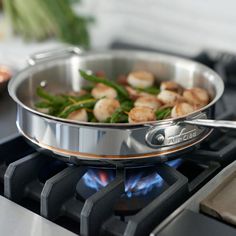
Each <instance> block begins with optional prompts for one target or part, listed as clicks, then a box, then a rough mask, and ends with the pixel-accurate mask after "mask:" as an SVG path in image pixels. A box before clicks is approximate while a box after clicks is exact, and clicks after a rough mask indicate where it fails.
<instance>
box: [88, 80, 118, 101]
mask: <svg viewBox="0 0 236 236" xmlns="http://www.w3.org/2000/svg"><path fill="white" fill-rule="evenodd" d="M91 94H92V96H93V97H94V98H96V99H99V98H102V97H107V98H116V97H117V92H116V90H115V89H113V88H111V87H109V86H106V85H105V84H101V83H98V84H97V85H96V86H95V87H94V88H93V89H92V91H91Z"/></svg>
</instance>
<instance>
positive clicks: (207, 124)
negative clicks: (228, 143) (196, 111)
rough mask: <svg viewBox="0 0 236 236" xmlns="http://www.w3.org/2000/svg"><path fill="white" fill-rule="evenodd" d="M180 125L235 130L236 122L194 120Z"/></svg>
mask: <svg viewBox="0 0 236 236" xmlns="http://www.w3.org/2000/svg"><path fill="white" fill-rule="evenodd" d="M182 123H184V124H189V125H197V126H202V127H210V128H226V129H236V121H229V120H209V119H195V120H185V121H183V122H182Z"/></svg>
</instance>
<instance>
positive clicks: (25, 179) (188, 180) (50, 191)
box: [0, 45, 236, 236]
mask: <svg viewBox="0 0 236 236" xmlns="http://www.w3.org/2000/svg"><path fill="white" fill-rule="evenodd" d="M114 47H117V46H114ZM122 48H124V45H122ZM193 59H194V60H197V61H200V62H202V63H204V64H206V65H208V66H210V67H212V68H213V69H215V70H217V71H218V72H219V73H220V74H221V76H222V77H223V78H224V81H225V84H226V91H225V95H224V96H223V98H222V99H221V101H220V102H218V104H217V106H216V116H217V118H218V119H225V120H235V119H236V114H235V106H236V105H234V104H233V102H232V101H233V99H235V98H236V94H235V95H234V93H235V92H234V91H235V89H236V86H235V85H234V83H235V82H234V73H235V77H236V72H235V71H234V70H233V69H232V68H233V65H234V64H233V63H234V57H233V56H231V55H226V54H214V55H213V54H212V53H206V52H204V53H201V54H199V55H198V56H197V57H195V58H193ZM234 86H235V87H234ZM235 155H236V132H233V131H226V130H214V132H213V133H212V134H211V135H210V137H209V138H208V139H207V140H206V141H204V142H203V143H202V144H201V145H199V146H198V147H197V148H196V149H195V150H193V151H192V152H189V153H186V154H184V155H182V156H178V158H177V159H174V160H172V161H169V162H167V163H164V164H158V165H156V166H151V167H135V168H126V169H122V168H95V167H90V166H73V165H71V164H67V163H64V162H61V161H59V160H57V159H55V158H53V157H50V156H46V155H44V154H42V153H39V152H36V151H35V150H34V149H33V148H32V147H31V146H30V145H29V144H28V143H27V142H26V141H25V140H24V138H23V137H22V136H20V135H19V134H14V135H12V136H10V137H7V138H4V139H1V141H0V195H2V197H1V198H0V207H1V201H7V202H4V205H11V203H12V204H13V202H14V203H16V204H17V205H14V207H17V210H16V212H18V211H20V212H21V211H22V219H19V224H20V222H21V220H22V221H23V222H24V224H23V223H22V225H19V226H18V227H19V228H20V227H28V228H29V230H28V231H22V232H24V233H21V231H17V232H15V233H16V234H14V233H12V231H11V229H10V228H11V227H14V226H13V225H12V226H11V227H9V229H8V228H7V230H6V231H5V234H4V235H6V236H7V235H24V236H26V235H60V234H59V232H60V233H61V235H68V236H69V235H74V234H77V235H83V236H89V235H92V236H93V235H114V236H123V235H126V236H128V235H129V236H136V235H149V234H151V233H152V231H153V230H154V229H155V228H156V227H157V228H158V227H159V226H160V225H161V224H163V222H164V220H165V219H166V218H167V217H170V215H171V214H172V212H174V211H176V209H179V207H181V205H182V204H186V202H187V201H189V199H190V197H191V196H193V195H195V194H198V193H199V192H200V191H201V189H202V187H204V186H206V185H207V184H208V183H209V181H210V180H211V179H212V178H214V177H215V176H216V175H217V174H218V173H219V172H221V171H222V170H224V169H225V168H226V167H227V166H228V165H229V164H230V163H232V162H234V160H235ZM7 199H8V200H10V201H8V200H7ZM20 206H21V207H20ZM18 208H19V209H20V210H19V209H18ZM5 209H6V210H7V208H4V210H5ZM26 209H27V210H26ZM28 210H29V211H28ZM24 212H27V213H24ZM13 214H14V213H13ZM27 214H28V216H27V217H29V218H35V219H37V220H36V222H40V223H39V224H40V225H42V228H39V227H38V224H37V227H38V228H37V227H36V226H34V223H32V222H31V221H30V222H31V224H29V225H28V226H25V221H24V220H23V218H24V215H27ZM188 214H189V212H187V213H186V215H188ZM190 214H191V213H190ZM9 215H11V214H9ZM19 215H20V214H19ZM199 215H200V214H199ZM44 218H46V219H47V220H46V219H44ZM8 223H9V224H10V223H11V222H8ZM221 224H222V223H221ZM44 225H47V227H49V225H51V227H52V228H50V230H49V229H48V228H47V230H46V229H45V228H44V227H43V226H44ZM222 225H224V224H222ZM1 226H2V227H5V226H4V225H3V224H1V215H0V227H1ZM34 227H36V228H34ZM226 227H230V228H231V226H228V225H226ZM43 229H45V230H44V231H43ZM32 230H34V231H35V230H36V231H37V233H35V234H34V233H32V232H33V231H32ZM36 231H35V232H36ZM39 231H40V232H39ZM0 232H1V228H0ZM9 232H11V233H9ZM232 232H233V233H234V234H236V230H234V229H233V228H232ZM152 234H153V235H164V234H162V233H161V232H160V233H159V231H158V230H157V229H155V230H154V231H153V233H152ZM165 235H168V234H165ZM170 235H171V234H170ZM182 235H183V234H182ZM188 235H190V234H188ZM229 235H231V234H229ZM232 235H233V234H232Z"/></svg>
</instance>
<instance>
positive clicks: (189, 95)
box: [183, 88, 210, 108]
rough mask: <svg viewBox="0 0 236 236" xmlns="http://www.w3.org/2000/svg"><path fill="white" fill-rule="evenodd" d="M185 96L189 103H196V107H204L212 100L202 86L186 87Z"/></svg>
mask: <svg viewBox="0 0 236 236" xmlns="http://www.w3.org/2000/svg"><path fill="white" fill-rule="evenodd" d="M183 96H184V98H185V99H186V101H187V102H188V103H190V104H192V105H194V106H195V107H196V108H200V107H204V106H206V105H207V104H208V103H209V101H210V97H209V94H208V92H207V91H206V90H205V89H202V88H191V89H186V90H185V91H184V93H183Z"/></svg>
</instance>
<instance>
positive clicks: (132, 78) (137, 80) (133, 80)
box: [127, 71, 155, 88]
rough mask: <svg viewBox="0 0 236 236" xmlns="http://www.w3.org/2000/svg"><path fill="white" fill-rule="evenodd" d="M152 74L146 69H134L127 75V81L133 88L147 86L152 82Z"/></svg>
mask: <svg viewBox="0 0 236 236" xmlns="http://www.w3.org/2000/svg"><path fill="white" fill-rule="evenodd" d="M154 81H155V78H154V76H153V74H151V73H149V72H146V71H135V72H132V73H130V74H129V75H128V78H127V82H128V83H129V85H131V86H132V87H135V88H148V87H151V86H152V85H153V84H154Z"/></svg>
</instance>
